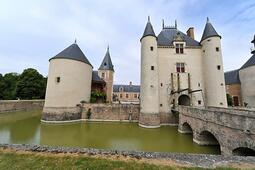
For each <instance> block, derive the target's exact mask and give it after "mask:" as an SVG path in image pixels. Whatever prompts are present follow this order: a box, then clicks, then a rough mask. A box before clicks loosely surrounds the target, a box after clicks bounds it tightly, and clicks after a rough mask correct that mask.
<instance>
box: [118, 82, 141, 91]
mask: <svg viewBox="0 0 255 170" xmlns="http://www.w3.org/2000/svg"><path fill="white" fill-rule="evenodd" d="M121 88H123V91H124V92H136V93H140V86H139V85H121V84H119V85H113V92H120V91H121V90H120V89H121Z"/></svg>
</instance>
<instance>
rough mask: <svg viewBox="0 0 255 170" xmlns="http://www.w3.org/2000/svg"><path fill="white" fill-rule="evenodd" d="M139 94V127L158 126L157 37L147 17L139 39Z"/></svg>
mask: <svg viewBox="0 0 255 170" xmlns="http://www.w3.org/2000/svg"><path fill="white" fill-rule="evenodd" d="M140 41H141V92H140V106H141V108H140V116H139V125H140V126H142V127H146V128H156V127H159V126H160V117H159V92H158V63H157V55H158V54H157V37H156V35H155V33H154V30H153V27H152V25H151V22H150V18H149V17H148V22H147V24H146V27H145V30H144V33H143V36H142V38H141V40H140Z"/></svg>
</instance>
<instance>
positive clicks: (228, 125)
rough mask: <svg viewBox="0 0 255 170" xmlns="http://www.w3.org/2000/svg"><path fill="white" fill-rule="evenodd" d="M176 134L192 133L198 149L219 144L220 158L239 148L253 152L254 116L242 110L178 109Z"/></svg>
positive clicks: (186, 107)
mask: <svg viewBox="0 0 255 170" xmlns="http://www.w3.org/2000/svg"><path fill="white" fill-rule="evenodd" d="M178 111H179V127H178V131H179V132H183V133H189V132H190V133H193V141H194V142H196V143H198V144H201V145H214V144H217V143H218V144H219V145H220V149H221V153H222V154H223V155H231V154H233V151H234V150H236V149H239V148H249V149H251V150H254V151H255V112H254V111H251V110H242V109H226V108H215V107H210V108H206V109H204V108H192V107H188V106H179V107H178Z"/></svg>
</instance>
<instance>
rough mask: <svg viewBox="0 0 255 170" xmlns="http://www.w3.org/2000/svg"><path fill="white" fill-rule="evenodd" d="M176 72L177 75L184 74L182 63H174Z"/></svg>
mask: <svg viewBox="0 0 255 170" xmlns="http://www.w3.org/2000/svg"><path fill="white" fill-rule="evenodd" d="M176 72H177V73H184V72H185V65H184V63H176Z"/></svg>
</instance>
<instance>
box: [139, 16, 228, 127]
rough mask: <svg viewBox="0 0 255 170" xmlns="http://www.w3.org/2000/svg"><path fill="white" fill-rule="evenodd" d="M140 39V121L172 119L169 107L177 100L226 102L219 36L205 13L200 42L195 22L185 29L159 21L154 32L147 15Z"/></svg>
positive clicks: (203, 103)
mask: <svg viewBox="0 0 255 170" xmlns="http://www.w3.org/2000/svg"><path fill="white" fill-rule="evenodd" d="M140 41H141V94H140V99H141V100H140V104H141V109H140V118H139V125H140V126H143V127H148V128H156V127H159V126H160V124H162V123H164V122H172V123H173V124H175V123H176V118H175V116H174V115H173V113H172V112H171V110H172V109H173V108H174V107H175V106H176V105H190V106H198V107H207V106H213V107H227V101H226V92H225V83H224V71H223V63H222V53H221V36H220V35H218V33H217V32H216V31H215V29H214V27H213V26H212V24H211V23H210V22H209V19H207V22H206V25H205V28H204V32H203V36H202V38H201V41H200V42H198V41H196V40H195V36H194V28H193V27H191V28H189V29H188V31H187V34H185V33H183V32H181V31H180V30H178V29H177V23H175V25H174V26H165V25H164V23H163V28H162V31H161V32H160V34H159V35H158V36H156V35H155V32H154V30H153V27H152V24H151V21H150V18H148V22H147V24H146V27H145V30H144V33H143V36H142V38H141V40H140ZM166 119H168V121H165V120H166Z"/></svg>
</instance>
